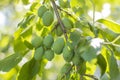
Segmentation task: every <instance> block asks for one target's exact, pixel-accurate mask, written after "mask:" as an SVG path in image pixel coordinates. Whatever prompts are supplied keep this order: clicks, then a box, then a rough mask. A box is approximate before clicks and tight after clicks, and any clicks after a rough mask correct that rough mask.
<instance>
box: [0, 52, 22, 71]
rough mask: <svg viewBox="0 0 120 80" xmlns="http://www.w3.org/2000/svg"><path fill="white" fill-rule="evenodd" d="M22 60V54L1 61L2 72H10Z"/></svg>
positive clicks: (0, 68)
mask: <svg viewBox="0 0 120 80" xmlns="http://www.w3.org/2000/svg"><path fill="white" fill-rule="evenodd" d="M21 60H22V56H21V55H20V54H17V53H15V54H12V55H10V56H8V57H6V58H4V59H3V60H1V61H0V71H5V72H7V71H9V70H11V69H12V68H13V67H15V66H16V65H17V64H18V63H19V62H20V61H21Z"/></svg>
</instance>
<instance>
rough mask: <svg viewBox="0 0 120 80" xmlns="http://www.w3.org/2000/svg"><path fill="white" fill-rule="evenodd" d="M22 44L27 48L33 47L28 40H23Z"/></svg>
mask: <svg viewBox="0 0 120 80" xmlns="http://www.w3.org/2000/svg"><path fill="white" fill-rule="evenodd" d="M24 44H25V46H26V47H27V48H29V49H33V45H32V44H31V43H30V42H28V41H26V40H25V41H24Z"/></svg>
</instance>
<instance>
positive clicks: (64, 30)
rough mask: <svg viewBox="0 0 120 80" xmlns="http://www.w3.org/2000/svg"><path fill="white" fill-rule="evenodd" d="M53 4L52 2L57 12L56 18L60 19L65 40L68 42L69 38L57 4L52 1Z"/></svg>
mask: <svg viewBox="0 0 120 80" xmlns="http://www.w3.org/2000/svg"><path fill="white" fill-rule="evenodd" d="M51 2H52V5H53V9H54V11H55V14H56V17H57V19H58V22H59V23H60V26H61V28H62V31H63V33H64V36H65V39H66V40H67V38H68V37H67V33H66V29H65V26H64V24H63V22H62V20H61V19H60V15H59V12H58V10H57V5H56V4H55V1H54V0H51Z"/></svg>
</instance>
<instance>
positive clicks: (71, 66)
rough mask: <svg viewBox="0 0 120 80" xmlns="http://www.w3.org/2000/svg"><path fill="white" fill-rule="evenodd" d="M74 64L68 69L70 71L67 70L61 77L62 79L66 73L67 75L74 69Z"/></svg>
mask: <svg viewBox="0 0 120 80" xmlns="http://www.w3.org/2000/svg"><path fill="white" fill-rule="evenodd" d="M73 66H74V65H72V66H71V67H70V68H69V69H68V71H67V72H66V73H65V74H63V76H62V77H61V80H62V79H63V78H64V77H65V75H67V74H68V73H69V72H70V71H71V69H72V67H73Z"/></svg>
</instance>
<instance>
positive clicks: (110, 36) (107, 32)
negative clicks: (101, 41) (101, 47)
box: [99, 28, 119, 41]
mask: <svg viewBox="0 0 120 80" xmlns="http://www.w3.org/2000/svg"><path fill="white" fill-rule="evenodd" d="M99 32H100V33H101V34H102V36H103V37H104V38H107V40H109V41H113V40H114V39H115V38H117V36H118V35H119V34H118V33H115V32H113V31H112V30H110V29H108V28H105V29H103V28H101V29H100V30H99Z"/></svg>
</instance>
